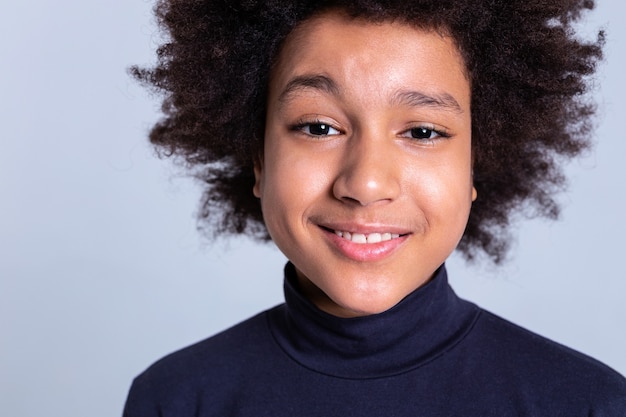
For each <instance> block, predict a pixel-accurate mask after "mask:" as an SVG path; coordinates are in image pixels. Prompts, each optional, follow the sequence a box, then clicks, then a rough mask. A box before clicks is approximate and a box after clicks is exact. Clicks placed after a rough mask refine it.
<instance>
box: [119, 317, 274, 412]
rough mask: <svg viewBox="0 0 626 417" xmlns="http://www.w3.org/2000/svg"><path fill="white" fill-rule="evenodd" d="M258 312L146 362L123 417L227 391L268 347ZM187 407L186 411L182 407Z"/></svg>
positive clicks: (269, 338) (265, 327)
mask: <svg viewBox="0 0 626 417" xmlns="http://www.w3.org/2000/svg"><path fill="white" fill-rule="evenodd" d="M280 308H281V306H277V307H274V308H273V309H271V310H267V311H264V312H262V313H259V314H257V315H255V316H253V317H251V318H249V319H247V320H245V321H243V322H241V323H239V324H236V325H234V326H233V327H230V328H228V329H226V330H224V331H222V332H220V333H217V334H215V335H214V336H211V337H209V338H207V339H204V340H202V341H199V342H197V343H194V344H192V345H190V346H187V347H185V348H182V349H180V350H178V351H175V352H173V353H170V354H168V355H166V356H164V357H163V358H161V359H159V360H158V361H156V362H154V363H153V364H152V365H150V366H149V367H148V368H147V369H146V370H145V371H143V372H142V373H141V374H139V375H138V376H137V377H136V378H135V379H134V380H133V383H132V385H131V388H130V392H129V394H128V397H127V400H126V405H125V409H124V416H133V417H135V416H137V417H140V416H154V415H157V414H155V410H153V408H157V409H158V410H159V411H158V415H170V414H167V412H166V411H167V410H168V409H171V410H173V412H174V414H171V415H177V414H176V413H177V412H180V411H181V410H186V407H188V406H189V404H193V403H194V402H195V401H194V397H196V396H198V395H199V394H201V393H203V392H204V393H207V392H208V393H213V394H211V395H209V396H210V397H219V393H220V392H221V391H225V390H228V389H232V387H234V386H236V385H237V384H238V383H241V381H242V379H243V378H245V375H249V374H250V372H251V370H253V369H254V368H255V367H258V366H259V365H258V364H259V358H262V357H265V356H267V354H268V352H270V351H272V350H273V345H274V342H273V339H272V336H271V334H270V332H269V330H268V324H267V314H268V313H269V312H270V311H272V310H277V309H280ZM187 411H191V410H187Z"/></svg>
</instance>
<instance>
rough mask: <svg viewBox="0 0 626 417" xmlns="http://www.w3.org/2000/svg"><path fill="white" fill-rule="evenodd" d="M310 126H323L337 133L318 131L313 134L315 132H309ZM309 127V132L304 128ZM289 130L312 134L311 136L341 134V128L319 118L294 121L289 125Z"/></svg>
mask: <svg viewBox="0 0 626 417" xmlns="http://www.w3.org/2000/svg"><path fill="white" fill-rule="evenodd" d="M312 126H318V127H322V129H324V128H325V130H329V129H332V130H335V131H337V132H338V133H333V134H328V133H320V134H315V133H311V131H310V129H311V127H312ZM307 128H308V129H309V132H306V131H305V129H307ZM289 130H291V131H294V132H301V133H303V134H305V135H307V136H313V137H325V136H335V135H338V134H341V133H342V132H341V130H339V129H337V128H336V127H333V125H332V124H330V123H325V122H322V121H321V120H312V121H304V120H302V121H299V122H298V123H296V124H295V125H293V126H290V127H289Z"/></svg>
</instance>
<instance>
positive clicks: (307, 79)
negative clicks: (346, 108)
mask: <svg viewBox="0 0 626 417" xmlns="http://www.w3.org/2000/svg"><path fill="white" fill-rule="evenodd" d="M309 88H311V89H313V90H320V91H321V92H323V93H327V94H331V95H334V96H337V95H339V88H338V87H337V84H335V82H334V81H333V80H332V79H330V78H328V77H326V76H325V75H300V76H298V77H295V78H293V79H292V80H291V81H289V83H287V86H285V89H284V90H283V91H282V93H280V96H279V97H278V101H279V102H281V103H284V102H285V101H287V100H289V98H290V96H291V95H293V94H295V93H296V92H298V91H300V90H306V89H309Z"/></svg>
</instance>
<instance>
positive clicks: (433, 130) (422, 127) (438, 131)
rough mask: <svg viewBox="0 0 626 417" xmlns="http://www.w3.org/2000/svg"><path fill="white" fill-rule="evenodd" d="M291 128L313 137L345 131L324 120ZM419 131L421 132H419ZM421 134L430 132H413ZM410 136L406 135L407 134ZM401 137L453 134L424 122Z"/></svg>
mask: <svg viewBox="0 0 626 417" xmlns="http://www.w3.org/2000/svg"><path fill="white" fill-rule="evenodd" d="M313 126H317V127H320V128H321V129H322V130H324V131H326V133H319V134H316V133H312V132H311V130H310V129H311V127H313ZM307 128H308V129H309V131H308V132H307V131H306V129H307ZM331 129H332V130H335V131H337V133H333V134H329V133H328V131H329V130H331ZM289 130H291V131H294V132H301V133H303V134H305V135H307V136H312V137H325V136H335V135H339V134H341V133H343V132H342V131H341V130H339V129H338V128H336V127H333V126H332V125H331V124H329V123H325V122H322V121H320V120H313V121H299V122H298V123H296V124H295V125H293V126H290V128H289ZM417 131H419V132H417ZM414 133H415V134H416V135H419V134H420V133H421V134H425V133H429V134H428V137H415V136H413V134H414ZM407 134H408V136H405V135H407ZM433 134H435V135H436V136H435V137H432V135H433ZM400 136H401V137H408V138H410V139H415V140H419V141H433V140H435V139H437V138H444V139H445V138H449V137H450V136H451V135H450V134H449V133H447V132H446V131H445V130H444V129H438V128H436V127H435V126H433V125H431V124H423V125H418V126H414V127H411V128H409V129H407V130H405V131H403V132H401V135H400Z"/></svg>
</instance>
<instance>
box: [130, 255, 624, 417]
mask: <svg viewBox="0 0 626 417" xmlns="http://www.w3.org/2000/svg"><path fill="white" fill-rule="evenodd" d="M285 300H286V302H285V304H283V305H280V306H277V307H275V308H273V309H271V310H268V311H265V312H263V313H261V314H259V315H257V316H255V317H253V318H251V319H249V320H247V321H244V322H243V323H240V324H239V325H237V326H235V327H232V328H231V329H229V330H226V331H224V332H222V333H220V334H218V335H216V336H213V337H211V338H209V339H206V340H204V341H202V342H199V343H197V344H195V345H193V346H190V347H188V348H186V349H183V350H181V351H178V352H176V353H173V354H171V355H169V356H167V357H165V358H164V359H161V360H160V361H158V362H157V363H155V364H154V365H152V366H151V367H150V368H148V370H146V371H145V372H144V373H142V374H141V375H139V376H138V377H137V378H136V379H135V381H134V382H133V385H132V387H131V390H130V394H129V396H128V399H127V402H126V407H125V410H124V416H125V417H192V416H193V417H209V416H220V417H223V416H250V417H262V416H268V417H280V416H289V417H307V416H317V417H321V416H323V417H329V416H340V417H350V416H359V417H362V416H385V417H392V416H393V417H403V416H421V417H428V416H462V417H473V416H476V417H488V416H493V417H506V416H533V417H538V416H546V417H548V416H549V417H555V416H566V417H577V416H580V417H583V416H584V417H592V416H593V417H609V416H610V417H625V416H626V379H624V377H622V376H620V375H619V374H617V373H616V372H614V371H613V370H611V369H610V368H608V367H606V366H604V365H602V364H601V363H599V362H597V361H595V360H593V359H591V358H589V357H587V356H584V355H582V354H580V353H578V352H575V351H573V350H570V349H568V348H565V347H563V346H561V345H559V344H556V343H554V342H552V341H549V340H547V339H545V338H542V337H540V336H537V335H535V334H533V333H531V332H529V331H527V330H524V329H522V328H520V327H518V326H515V325H513V324H511V323H509V322H507V321H505V320H503V319H501V318H499V317H497V316H494V315H493V314H491V313H488V312H486V311H484V310H481V309H480V308H478V307H476V306H475V305H473V304H471V303H468V302H467V301H464V300H461V299H460V298H458V297H457V296H456V295H455V294H454V292H453V291H452V289H451V288H450V286H449V285H448V281H447V276H446V271H445V269H444V268H443V267H442V268H440V269H439V271H438V272H437V274H436V276H435V277H434V278H433V279H432V280H431V281H430V282H429V283H428V284H426V285H424V286H423V287H421V288H419V289H418V290H416V291H415V292H413V293H411V294H410V295H408V296H407V297H406V298H405V299H404V300H402V301H401V302H400V303H399V304H397V305H396V306H395V307H393V308H391V309H390V310H388V311H386V312H383V313H381V314H376V315H373V316H367V317H359V318H350V319H346V318H338V317H335V316H332V315H329V314H327V313H324V312H323V311H320V310H319V309H318V308H316V307H315V306H314V305H312V304H311V303H310V302H309V301H308V300H307V299H306V298H304V297H303V296H302V295H301V294H300V292H299V290H298V286H297V281H296V276H295V269H294V267H293V265H291V264H287V266H286V268H285Z"/></svg>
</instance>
